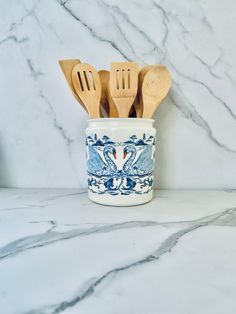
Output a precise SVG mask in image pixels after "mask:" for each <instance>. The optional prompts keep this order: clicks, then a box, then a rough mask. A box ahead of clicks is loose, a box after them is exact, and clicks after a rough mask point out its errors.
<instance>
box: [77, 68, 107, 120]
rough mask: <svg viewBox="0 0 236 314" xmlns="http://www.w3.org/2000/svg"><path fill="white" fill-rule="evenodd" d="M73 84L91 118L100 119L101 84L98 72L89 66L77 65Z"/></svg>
mask: <svg viewBox="0 0 236 314" xmlns="http://www.w3.org/2000/svg"><path fill="white" fill-rule="evenodd" d="M72 82H73V86H74V89H75V91H76V93H77V95H78V96H79V98H80V99H81V100H82V102H83V103H84V105H85V107H86V108H87V111H88V113H89V116H90V117H91V118H100V117H101V112H100V99H101V82H100V78H99V75H98V72H97V71H96V70H95V68H94V67H92V66H91V65H89V64H86V63H80V64H77V65H76V66H75V67H74V68H73V70H72Z"/></svg>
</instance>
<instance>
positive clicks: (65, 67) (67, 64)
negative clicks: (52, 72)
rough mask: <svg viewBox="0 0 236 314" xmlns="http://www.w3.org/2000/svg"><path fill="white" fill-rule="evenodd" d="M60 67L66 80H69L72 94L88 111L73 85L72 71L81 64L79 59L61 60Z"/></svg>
mask: <svg viewBox="0 0 236 314" xmlns="http://www.w3.org/2000/svg"><path fill="white" fill-rule="evenodd" d="M58 62H59V64H60V67H61V69H62V71H63V73H64V75H65V78H66V80H67V83H68V85H69V87H70V89H71V91H72V94H73V95H74V97H75V99H76V100H77V101H78V102H79V103H80V104H81V106H82V107H83V108H84V109H85V110H86V111H87V109H86V107H85V105H84V104H83V102H82V100H81V99H80V98H79V96H78V95H77V94H76V91H75V89H74V86H73V83H72V77H71V74H72V70H73V68H74V66H75V65H76V64H79V63H80V60H79V59H66V60H59V61H58Z"/></svg>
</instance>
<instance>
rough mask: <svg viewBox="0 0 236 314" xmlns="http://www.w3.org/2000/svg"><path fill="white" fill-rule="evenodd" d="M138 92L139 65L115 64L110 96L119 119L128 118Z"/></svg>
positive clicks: (111, 77) (113, 65)
mask: <svg viewBox="0 0 236 314" xmlns="http://www.w3.org/2000/svg"><path fill="white" fill-rule="evenodd" d="M137 90H138V65H137V63H135V62H114V63H112V64H111V72H110V94H111V97H112V99H113V101H114V103H115V105H116V108H117V110H118V114H119V118H128V117H129V112H130V109H131V107H132V104H133V102H134V100H135V97H136V95H137Z"/></svg>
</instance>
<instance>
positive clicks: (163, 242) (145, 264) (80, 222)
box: [0, 189, 236, 314]
mask: <svg viewBox="0 0 236 314" xmlns="http://www.w3.org/2000/svg"><path fill="white" fill-rule="evenodd" d="M235 226H236V192H235V191H230V190H228V191H167V190H162V191H158V192H156V196H155V199H154V200H153V201H152V202H150V203H148V204H146V205H143V206H136V207H129V208H125V207H121V208H118V207H106V206H101V205H96V204H94V203H91V202H90V201H89V200H88V199H87V196H86V194H85V193H83V192H82V191H80V192H78V191H77V190H74V189H73V190H72V189H68V190H54V189H52V190H37V189H32V190H30V189H28V190H27V189H2V190H0V313H1V314H23V313H24V314H26V313H27V314H30V313H31V314H54V313H65V314H77V313H80V314H100V313H101V314H116V313H117V314H118V313H119V314H120V313H122V314H130V313H136V314H143V313H148V314H156V313H163V314H164V313H165V314H172V313H175V314H189V313H191V314H199V313H201V314H213V313H214V314H223V313H224V314H226V313H227V314H235V299H236V269H235V264H236V246H235V243H236V228H235Z"/></svg>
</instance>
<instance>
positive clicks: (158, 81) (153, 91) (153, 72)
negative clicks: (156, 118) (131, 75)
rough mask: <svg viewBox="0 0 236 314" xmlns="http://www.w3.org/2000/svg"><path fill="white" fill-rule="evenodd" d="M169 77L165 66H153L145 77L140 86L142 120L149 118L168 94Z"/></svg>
mask: <svg viewBox="0 0 236 314" xmlns="http://www.w3.org/2000/svg"><path fill="white" fill-rule="evenodd" d="M170 86H171V76H170V73H169V71H168V70H167V68H166V67H165V66H155V67H153V68H151V69H150V70H149V71H148V72H147V73H146V75H145V77H144V80H143V85H142V102H143V118H151V117H152V115H153V114H154V112H155V110H156V108H157V107H158V106H159V105H160V103H161V102H162V101H163V99H164V98H165V97H166V95H167V94H168V91H169V89H170Z"/></svg>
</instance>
